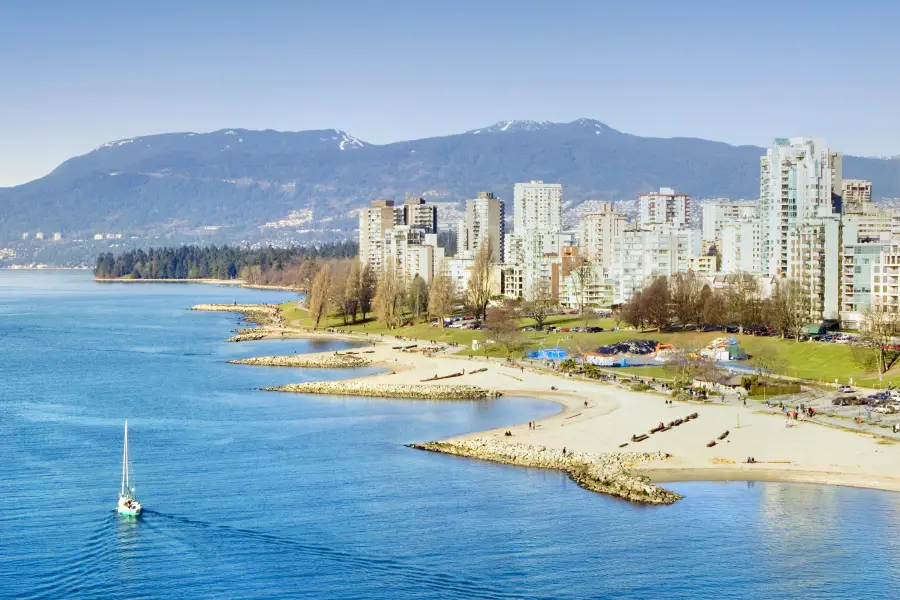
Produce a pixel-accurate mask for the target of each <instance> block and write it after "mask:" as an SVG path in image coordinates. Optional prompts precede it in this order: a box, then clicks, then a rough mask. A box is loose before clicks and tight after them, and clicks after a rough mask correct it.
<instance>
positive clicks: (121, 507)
mask: <svg viewBox="0 0 900 600" xmlns="http://www.w3.org/2000/svg"><path fill="white" fill-rule="evenodd" d="M116 510H117V511H118V513H119V514H120V515H124V516H126V517H137V516H138V515H140V514H141V510H142V507H141V503H140V502H138V499H137V498H136V497H135V495H134V488H133V487H131V463H130V462H129V461H128V421H125V450H124V451H123V453H122V488H121V489H120V490H119V504H118V505H117V506H116Z"/></svg>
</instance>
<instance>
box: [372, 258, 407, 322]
mask: <svg viewBox="0 0 900 600" xmlns="http://www.w3.org/2000/svg"><path fill="white" fill-rule="evenodd" d="M405 287H406V286H404V285H403V281H402V280H401V279H400V274H399V273H398V272H397V270H396V269H394V263H393V261H389V262H388V264H387V267H386V268H385V269H384V271H382V273H381V277H379V278H378V287H377V288H376V289H375V314H376V315H377V316H378V320H379V321H380V322H382V323H384V324H385V325H386V326H387V328H388V329H394V328H395V327H398V326H399V325H400V322H401V320H402V319H403V305H404V295H405Z"/></svg>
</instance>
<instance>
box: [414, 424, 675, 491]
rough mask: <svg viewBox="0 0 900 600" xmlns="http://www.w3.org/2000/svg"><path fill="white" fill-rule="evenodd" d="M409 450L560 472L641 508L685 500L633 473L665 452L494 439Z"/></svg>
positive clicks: (591, 487) (431, 443)
mask: <svg viewBox="0 0 900 600" xmlns="http://www.w3.org/2000/svg"><path fill="white" fill-rule="evenodd" d="M409 447H410V448H417V449H419V450H428V451H430V452H440V453H443V454H453V455H455V456H465V457H468V458H478V459H481V460H489V461H493V462H499V463H504V464H508V465H518V466H521V467H537V468H542V469H559V470H561V471H565V472H566V473H568V475H569V477H571V478H572V480H573V481H574V482H575V483H577V484H578V485H579V486H581V487H583V488H584V489H586V490H590V491H592V492H599V493H601V494H608V495H610V496H615V497H616V498H623V499H625V500H629V501H631V502H635V503H639V504H672V503H673V502H675V501H676V500H680V499H681V496H680V495H679V494H676V493H675V492H670V491H669V490H666V489H663V488H661V487H659V486H657V485H654V484H653V483H651V482H650V478H648V477H647V476H646V475H641V474H639V473H636V472H634V471H633V470H632V469H631V467H632V466H634V465H636V464H638V463H641V462H646V461H651V460H659V459H662V458H666V455H665V454H663V453H661V452H622V453H616V454H593V453H580V452H567V453H566V454H563V453H562V451H561V450H556V449H553V448H547V447H545V446H530V445H527V444H511V443H508V442H503V441H500V440H496V439H491V438H471V439H467V440H457V441H446V442H424V443H421V444H410V446H409Z"/></svg>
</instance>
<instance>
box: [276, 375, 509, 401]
mask: <svg viewBox="0 0 900 600" xmlns="http://www.w3.org/2000/svg"><path fill="white" fill-rule="evenodd" d="M263 389H264V390H266V391H268V392H296V393H300V394H329V395H335V396H375V397H377V398H411V399H414V400H484V399H486V398H496V397H497V396H499V395H500V392H497V391H494V390H488V389H485V388H480V387H478V386H474V385H421V384H414V383H413V384H393V383H368V382H365V381H353V380H350V381H320V382H309V383H291V384H288V385H281V386H278V387H268V388H263Z"/></svg>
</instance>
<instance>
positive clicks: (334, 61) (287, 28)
mask: <svg viewBox="0 0 900 600" xmlns="http://www.w3.org/2000/svg"><path fill="white" fill-rule="evenodd" d="M48 4H49V7H51V8H52V10H50V9H48ZM693 6H694V10H693V11H686V10H684V9H683V8H682V7H674V6H667V5H666V4H663V3H655V4H654V6H653V8H652V10H647V9H646V7H628V6H619V5H600V6H598V5H594V4H588V3H574V4H570V5H567V6H562V7H556V6H555V7H553V8H552V10H551V9H550V8H547V9H540V10H534V9H532V10H528V11H523V10H521V7H518V8H517V7H516V5H514V4H511V3H505V2H497V3H491V4H490V5H475V4H467V3H462V4H459V3H457V4H455V5H454V8H452V9H451V8H443V7H432V6H429V7H424V8H423V7H421V6H417V5H415V4H412V3H407V2H394V3H391V4H390V5H388V6H384V7H379V8H378V9H376V8H374V7H365V6H362V7H360V6H353V5H349V4H347V3H344V4H340V3H338V4H336V5H329V6H315V7H309V6H303V5H294V4H288V3H279V2H273V3H269V4H267V5H265V6H263V7H254V9H253V11H249V10H246V9H245V8H244V5H243V4H241V3H237V2H226V3H221V4H219V5H217V13H216V15H215V16H216V18H215V19H210V18H209V14H208V13H209V9H208V8H207V7H205V6H204V5H203V4H201V3H179V4H175V3H166V2H162V3H159V4H158V5H155V6H154V10H153V11H144V10H142V9H141V8H140V7H137V6H127V5H126V6H120V5H113V4H110V3H104V2H98V3H92V4H91V5H90V7H88V8H85V7H81V6H74V5H67V4H64V3H45V4H42V5H41V6H40V7H36V6H29V5H14V6H5V7H3V8H0V68H2V69H3V71H4V73H5V86H6V87H7V88H8V89H11V90H15V91H16V93H15V94H6V95H4V97H3V98H2V99H0V114H4V115H7V116H12V117H14V118H9V119H8V120H7V123H6V124H5V125H6V126H5V128H4V135H3V136H2V138H0V186H11V185H17V184H21V183H24V182H26V181H29V180H31V179H34V178H36V177H40V176H42V175H44V174H46V173H47V172H49V171H50V170H52V169H53V168H55V167H56V166H57V165H58V164H60V163H61V162H63V161H64V160H66V159H68V158H70V157H72V156H76V155H80V154H84V153H86V152H89V151H90V150H92V149H93V148H95V147H97V146H99V145H100V144H103V143H105V142H107V141H111V140H115V139H123V138H128V137H133V136H140V135H149V134H155V133H166V132H173V131H196V132H204V131H215V130H218V129H222V128H228V127H243V128H248V129H266V128H272V129H279V130H304V129H322V128H337V129H342V130H345V131H347V132H348V133H350V134H352V135H354V136H356V137H359V138H360V139H363V140H365V141H367V142H370V143H373V144H384V143H390V142H393V141H399V140H405V139H418V138H424V137H432V136H440V135H448V134H451V133H459V132H462V131H466V130H470V129H474V128H477V127H483V126H487V125H489V124H491V123H495V122H498V121H503V120H505V119H522V120H529V119H530V120H548V121H553V122H564V121H571V120H574V119H577V118H580V117H587V118H596V119H598V120H600V121H602V122H604V123H607V124H608V125H610V126H611V127H614V128H616V129H619V130H620V131H624V132H627V133H632V134H635V135H642V136H655V137H679V136H686V137H699V138H704V139H711V140H716V141H723V142H726V143H730V144H735V145H744V144H752V145H756V146H759V147H765V146H766V145H768V143H769V142H770V141H771V139H772V138H775V137H793V136H800V135H808V136H816V137H823V138H826V139H828V140H829V143H830V144H831V145H832V146H834V147H836V148H840V149H841V150H842V151H843V152H844V153H845V154H848V155H863V156H894V155H897V154H900V147H898V146H897V143H896V139H898V137H900V136H898V133H900V117H898V115H897V111H896V110H894V109H893V98H896V96H897V93H898V92H900V84H898V83H897V82H896V81H894V80H893V78H885V77H884V75H883V73H885V72H886V71H885V69H888V70H889V69H890V57H891V56H896V55H897V54H898V52H900V41H898V40H897V39H896V38H894V37H892V36H891V35H890V23H892V22H893V19H891V18H889V17H890V15H889V14H886V13H890V12H897V11H898V9H897V8H896V7H884V6H883V5H879V6H877V7H876V6H875V5H874V4H861V5H854V6H853V8H852V12H849V10H848V9H846V8H844V6H843V5H838V4H836V3H824V4H823V3H818V4H817V5H816V6H817V7H818V9H817V10H816V11H809V10H806V9H805V8H804V7H802V6H799V5H791V6H779V7H778V16H779V18H778V19H772V18H770V17H771V14H770V13H771V11H767V10H766V6H771V7H773V9H774V7H775V6H776V5H775V4H774V3H770V4H768V5H767V4H766V3H763V5H755V6H754V7H753V9H752V10H751V9H750V8H739V7H731V6H719V5H716V4H713V3H707V2H701V3H695V4H694V5H693ZM348 7H351V8H352V10H348ZM107 9H108V10H107ZM48 15H49V16H48ZM848 16H852V17H854V19H855V20H856V21H858V22H860V23H865V35H862V34H859V35H857V34H852V35H847V25H846V22H845V19H846V17H848ZM895 16H896V15H895ZM736 22H740V23H742V24H743V26H742V27H740V28H737V29H736V28H735V27H734V26H733V23H736ZM373 23H378V24H379V26H378V27H374V26H373ZM801 25H802V26H801ZM528 31H535V32H536V33H535V34H533V35H530V36H529V35H527V34H525V36H526V39H527V43H517V42H516V40H517V39H518V37H517V36H519V35H520V34H519V33H517V32H528ZM485 39H488V40H492V41H493V43H489V44H485V43H484V42H485ZM838 39H840V40H841V43H840V46H836V47H834V48H830V49H829V47H828V44H829V43H830V42H829V41H830V40H838ZM826 49H827V50H828V52H822V50H826ZM413 50H414V51H413ZM713 50H714V51H713ZM807 54H808V55H809V56H808V57H807V56H806V55H807ZM816 56H827V57H828V58H827V64H825V63H824V62H822V61H823V60H824V59H819V61H820V63H822V64H821V67H822V68H821V69H797V68H796V64H795V63H796V61H797V60H804V61H805V60H813V59H814V58H815V57H816ZM814 62H815V61H814ZM823 74H824V75H823ZM844 77H849V78H853V79H855V80H859V81H868V82H870V85H869V86H867V88H866V92H865V94H864V95H862V96H860V95H859V94H855V95H852V97H851V96H845V95H842V94H828V93H824V92H823V93H821V94H817V93H815V91H816V90H819V89H825V86H827V85H829V84H837V83H839V82H840V81H841V80H842V79H843V78H844ZM545 84H546V85H545ZM711 84H714V85H711ZM778 90H783V91H789V90H807V91H808V93H807V95H806V96H804V97H806V98H807V101H806V103H805V108H804V110H803V111H795V110H794V111H785V110H783V105H782V104H779V103H777V102H769V101H768V98H770V97H772V96H773V95H777V94H776V92H778ZM485 94H486V95H485ZM485 98H489V99H490V101H485Z"/></svg>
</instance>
